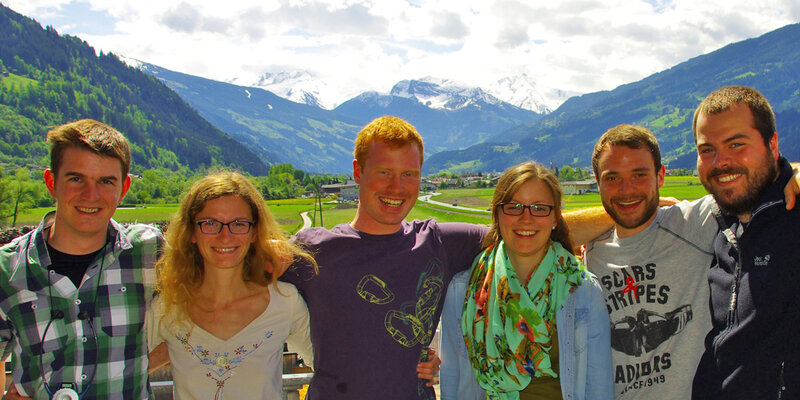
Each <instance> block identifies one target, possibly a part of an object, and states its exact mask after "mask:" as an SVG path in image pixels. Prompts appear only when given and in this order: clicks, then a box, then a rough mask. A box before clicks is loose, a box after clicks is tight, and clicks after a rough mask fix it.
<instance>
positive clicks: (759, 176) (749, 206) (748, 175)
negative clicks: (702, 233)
mask: <svg viewBox="0 0 800 400" xmlns="http://www.w3.org/2000/svg"><path fill="white" fill-rule="evenodd" d="M764 160H765V162H764V163H763V164H762V165H761V166H760V167H759V168H758V169H756V170H752V171H751V170H748V169H747V168H745V167H730V168H725V169H722V168H714V169H712V170H711V171H709V173H708V174H707V175H706V178H704V179H701V183H702V184H703V186H704V187H705V188H706V190H707V191H708V192H709V193H711V195H712V196H714V200H715V201H716V202H717V204H719V206H720V208H722V209H723V210H725V211H726V212H727V213H729V214H731V215H743V214H749V213H751V212H752V211H753V208H755V206H756V204H758V200H759V199H760V198H761V195H762V194H763V193H764V191H765V190H766V189H767V187H769V185H770V184H771V183H772V182H773V181H774V180H775V178H776V177H777V176H778V167H777V166H776V165H775V162H774V161H773V160H772V158H771V157H769V154H767V157H765V158H764ZM725 174H742V177H744V178H745V179H746V180H747V184H746V186H745V190H744V193H743V194H741V195H739V196H738V197H733V198H731V197H730V195H731V194H732V193H733V191H734V190H735V189H720V188H718V187H716V186H714V184H713V183H712V182H713V178H714V177H716V176H719V175H725Z"/></svg>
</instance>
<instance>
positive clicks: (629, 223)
mask: <svg viewBox="0 0 800 400" xmlns="http://www.w3.org/2000/svg"><path fill="white" fill-rule="evenodd" d="M634 199H636V197H624V196H616V197H612V198H610V199H608V200H602V203H603V208H605V209H606V212H607V213H608V215H610V216H611V219H613V220H614V223H616V224H617V225H619V226H621V227H623V228H625V229H634V228H638V227H639V226H641V225H642V224H644V223H646V222H647V221H648V220H649V219H650V218H651V217H652V216H653V214H655V213H656V211H657V210H658V202H659V199H658V191H657V190H656V191H655V192H654V193H650V196H649V197H648V196H645V197H644V198H643V201H644V205H643V206H644V207H643V208H642V212H641V214H639V215H638V216H635V217H634V218H633V219H631V218H628V217H627V216H623V215H621V214H620V213H618V212H617V210H616V208H614V204H615V203H616V202H618V201H630V200H634ZM626 218H627V219H626Z"/></svg>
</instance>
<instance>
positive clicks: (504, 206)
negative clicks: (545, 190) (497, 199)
mask: <svg viewBox="0 0 800 400" xmlns="http://www.w3.org/2000/svg"><path fill="white" fill-rule="evenodd" d="M498 207H500V210H501V211H503V214H505V215H513V216H520V215H522V213H524V212H525V209H526V208H527V209H528V211H530V213H531V215H533V216H534V217H546V216H548V215H550V213H551V212H553V206H551V205H548V204H529V205H524V204H519V203H500V204H499V205H498Z"/></svg>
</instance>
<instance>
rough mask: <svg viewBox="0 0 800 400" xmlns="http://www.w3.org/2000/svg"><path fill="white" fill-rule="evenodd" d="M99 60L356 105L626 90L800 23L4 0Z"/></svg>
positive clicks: (543, 10)
mask: <svg viewBox="0 0 800 400" xmlns="http://www.w3.org/2000/svg"><path fill="white" fill-rule="evenodd" d="M3 4H5V5H6V6H8V7H10V8H11V9H13V10H14V11H17V12H19V13H21V14H23V15H26V16H28V17H32V18H34V19H36V20H37V21H39V22H40V23H41V24H43V25H52V26H54V27H55V28H56V29H57V30H58V31H59V32H61V33H67V34H71V35H76V36H78V37H80V38H81V39H84V40H86V41H87V42H88V43H89V44H90V45H92V46H93V47H95V49H98V50H103V51H112V52H114V53H116V54H119V55H122V56H125V57H130V58H135V59H138V60H142V61H146V62H149V63H153V64H157V65H159V66H162V67H165V68H169V69H172V70H176V71H180V72H184V73H189V74H194V75H199V76H204V77H207V78H211V79H217V80H222V81H230V82H235V83H239V84H251V83H253V82H255V81H256V80H257V79H258V77H259V76H261V75H263V74H264V73H266V72H270V73H277V72H281V71H308V72H309V73H311V74H313V75H314V76H316V77H317V78H318V79H321V80H324V81H325V82H327V83H328V85H329V87H328V90H329V91H330V93H329V95H330V96H334V97H339V98H340V99H341V100H342V101H343V100H345V99H346V98H348V97H349V96H352V95H353V94H356V93H359V92H361V91H365V90H377V91H387V90H388V89H389V88H391V86H392V85H394V84H395V83H397V82H398V81H400V80H402V79H413V78H419V77H424V76H433V77H439V78H447V79H453V80H456V81H460V82H463V83H465V84H467V85H470V86H484V85H488V84H490V83H491V82H494V81H496V80H498V79H501V78H504V77H508V76H515V75H520V74H522V73H525V74H527V75H528V76H530V77H534V79H535V80H536V81H537V82H538V83H539V84H540V86H542V87H547V88H555V89H562V90H568V91H577V92H583V93H586V92H593V91H598V90H608V89H613V88H614V87H616V86H619V85H621V84H624V83H628V82H632V81H636V80H639V79H642V78H644V77H646V76H648V75H651V74H653V73H656V72H658V71H662V70H664V69H667V68H669V67H671V66H673V65H675V64H678V63H680V62H682V61H685V60H687V59H689V58H692V57H695V56H697V55H700V54H704V53H707V52H710V51H713V50H715V49H718V48H720V47H722V46H724V45H726V44H728V43H731V42H735V41H739V40H743V39H746V38H750V37H755V36H758V35H761V34H763V33H766V32H768V31H771V30H774V29H777V28H779V27H781V26H784V25H787V24H791V23H797V22H799V21H800V2H797V1H796V0H775V1H770V2H758V1H753V0H727V1H723V0H708V1H696V0H688V1H686V0H676V1H668V0H663V1H662V0H637V1H634V0H563V1H557V2H544V1H516V0H438V1H428V0H413V1H394V0H371V1H362V0H228V1H218V0H217V1H196V0H183V1H163V0H137V1H133V0H86V1H68V0H3Z"/></svg>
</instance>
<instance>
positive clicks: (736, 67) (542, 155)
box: [425, 24, 800, 173]
mask: <svg viewBox="0 0 800 400" xmlns="http://www.w3.org/2000/svg"><path fill="white" fill-rule="evenodd" d="M798 43H800V24H794V25H788V26H785V27H783V28H780V29H777V30H775V31H772V32H769V33H766V34H764V35H762V36H760V37H757V38H753V39H748V40H744V41H741V42H737V43H733V44H730V45H728V46H725V47H723V48H721V49H719V50H716V51H714V52H711V53H709V54H705V55H702V56H698V57H695V58H693V59H691V60H688V61H686V62H684V63H681V64H678V65H676V66H674V67H672V68H670V69H668V70H665V71H662V72H659V73H657V74H654V75H651V76H649V77H647V78H645V79H642V80H641V81H638V82H633V83H629V84H626V85H622V86H620V87H618V88H616V89H614V90H611V91H604V92H596V93H590V94H586V95H583V96H580V97H573V98H571V99H569V100H567V101H566V102H565V103H564V104H562V105H561V107H559V108H558V109H557V110H555V111H553V112H552V113H551V114H549V115H547V116H545V117H543V118H542V119H540V120H539V121H537V122H534V123H532V124H528V125H524V126H520V127H517V128H513V129H510V130H508V131H506V132H504V133H502V134H500V135H497V136H495V137H494V138H491V139H489V140H487V141H486V143H482V144H479V145H475V146H472V147H469V148H467V149H464V150H458V151H451V152H442V153H439V154H435V155H434V156H432V157H430V158H429V159H428V160H426V161H425V173H433V172H438V171H440V170H450V171H459V170H465V169H467V170H478V171H493V170H497V171H502V170H504V169H506V168H507V167H509V166H511V165H513V164H516V163H518V162H521V161H525V160H530V159H534V160H537V161H540V162H543V163H545V164H549V163H550V162H551V161H552V162H553V163H555V164H557V165H564V164H570V165H573V166H576V165H577V166H588V165H590V163H591V154H592V149H593V147H594V144H595V142H596V141H597V139H598V138H599V137H600V135H602V134H603V132H605V131H606V130H607V129H609V128H611V127H613V126H615V125H618V124H622V123H632V124H638V125H643V126H647V127H648V128H650V129H651V130H652V131H653V133H654V134H655V135H656V137H657V138H658V140H659V142H660V145H661V153H662V156H664V161H665V162H666V163H668V164H669V166H670V167H671V168H687V167H688V168H694V165H695V164H696V159H697V156H696V151H695V145H694V137H693V135H692V117H693V115H694V110H695V108H696V107H697V105H698V104H699V103H700V100H702V99H703V98H704V97H705V96H706V95H708V94H709V93H710V92H711V91H713V90H715V89H717V88H720V87H722V86H726V85H745V86H751V87H754V88H756V89H758V90H759V91H761V92H762V93H763V94H764V95H765V96H766V97H767V99H768V100H769V101H770V103H771V104H772V106H773V108H774V110H775V116H776V120H777V123H778V138H779V143H780V150H781V152H782V153H783V154H784V155H786V156H787V158H789V159H790V160H798V159H800V89H798V88H800V46H798Z"/></svg>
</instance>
